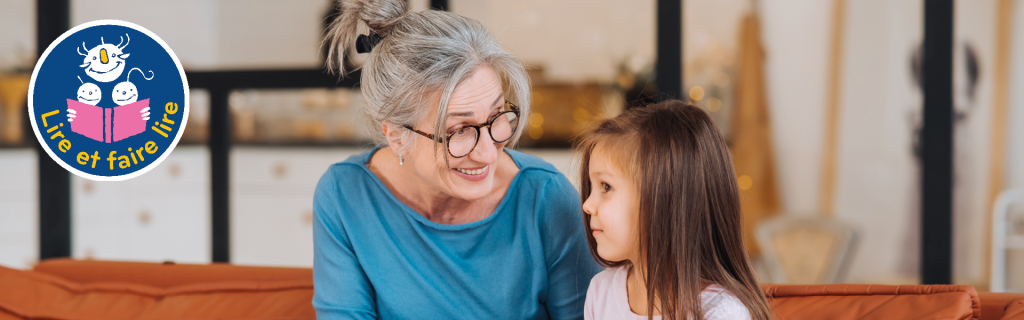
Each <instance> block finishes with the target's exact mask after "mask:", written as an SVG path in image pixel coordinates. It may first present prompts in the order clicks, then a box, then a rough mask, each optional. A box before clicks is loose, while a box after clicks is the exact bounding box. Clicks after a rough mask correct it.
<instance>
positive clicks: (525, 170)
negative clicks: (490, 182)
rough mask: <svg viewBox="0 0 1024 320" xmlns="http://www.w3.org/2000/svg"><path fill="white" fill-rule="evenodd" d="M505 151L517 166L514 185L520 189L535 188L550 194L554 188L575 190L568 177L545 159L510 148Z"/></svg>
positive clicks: (538, 191) (564, 190)
mask: <svg viewBox="0 0 1024 320" xmlns="http://www.w3.org/2000/svg"><path fill="white" fill-rule="evenodd" d="M505 152H507V153H508V155H509V156H510V157H512V160H513V161H515V163H516V165H517V166H519V173H517V175H518V177H517V179H516V180H518V181H517V183H518V184H519V185H518V186H516V187H518V188H519V189H520V190H535V191H536V192H537V193H543V194H550V193H552V192H556V190H560V191H561V193H569V192H572V193H575V192H576V188H574V187H573V186H572V183H570V182H569V179H568V178H566V177H565V175H564V174H562V172H561V171H558V169H556V168H555V166H553V165H551V164H550V163H548V162H547V161H544V160H543V159H541V158H539V157H537V156H534V155H530V154H526V153H523V152H520V151H516V150H512V149H505ZM552 188H554V189H555V190H552Z"/></svg>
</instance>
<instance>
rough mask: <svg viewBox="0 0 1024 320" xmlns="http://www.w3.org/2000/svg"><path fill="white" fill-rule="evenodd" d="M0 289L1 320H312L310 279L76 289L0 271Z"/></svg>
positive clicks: (53, 279)
mask: <svg viewBox="0 0 1024 320" xmlns="http://www.w3.org/2000/svg"><path fill="white" fill-rule="evenodd" d="M149 280H150V281H155V280H154V279H149ZM157 282H159V281H157ZM0 286H2V288H0V319H29V318H45V319H315V318H316V316H315V314H314V311H313V306H312V305H311V301H312V299H313V279H312V277H309V278H307V279H302V280H278V281H241V280H234V281H218V282H206V283H192V284H184V285H171V286H167V287H157V286H152V285H145V284H138V283H127V282H90V283H78V282H75V281H70V280H67V279H63V278H60V277H57V276H54V275H50V274H45V273H41V272H30V271H23V270H15V269H9V268H4V267H0Z"/></svg>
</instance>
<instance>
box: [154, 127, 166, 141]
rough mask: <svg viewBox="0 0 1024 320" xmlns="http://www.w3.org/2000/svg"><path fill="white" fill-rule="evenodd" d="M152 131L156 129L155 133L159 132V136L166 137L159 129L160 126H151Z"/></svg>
mask: <svg viewBox="0 0 1024 320" xmlns="http://www.w3.org/2000/svg"><path fill="white" fill-rule="evenodd" d="M153 131H156V133H159V134H160V135H161V136H164V138H167V134H166V133H164V132H163V131H160V128H157V127H156V126H153Z"/></svg>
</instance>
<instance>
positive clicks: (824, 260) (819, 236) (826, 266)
mask: <svg viewBox="0 0 1024 320" xmlns="http://www.w3.org/2000/svg"><path fill="white" fill-rule="evenodd" d="M757 240H758V242H759V244H760V245H761V252H762V254H763V259H764V263H765V267H766V269H767V271H768V275H767V276H768V277H769V278H770V281H771V282H774V283H788V284H829V283H837V282H839V281H841V280H842V279H843V277H844V276H845V273H846V267H847V266H848V265H849V263H850V261H851V258H852V257H853V253H854V249H855V247H856V244H857V232H856V230H854V229H853V227H851V226H849V225H846V224H844V223H841V222H839V221H836V220H832V219H822V218H806V217H782V218H777V219H773V220H769V221H766V222H764V223H762V224H761V225H760V226H759V227H758V230H757Z"/></svg>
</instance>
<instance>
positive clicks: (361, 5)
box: [339, 0, 408, 36]
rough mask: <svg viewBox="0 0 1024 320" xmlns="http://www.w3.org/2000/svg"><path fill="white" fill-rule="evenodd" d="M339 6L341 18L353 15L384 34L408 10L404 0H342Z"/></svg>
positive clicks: (375, 30)
mask: <svg viewBox="0 0 1024 320" xmlns="http://www.w3.org/2000/svg"><path fill="white" fill-rule="evenodd" d="M339 6H340V9H341V17H340V18H342V19H344V17H345V16H346V15H353V16H354V18H356V19H358V20H361V21H363V22H365V23H366V25H367V26H369V27H370V29H371V30H373V31H374V32H377V33H378V34H381V35H383V36H386V35H385V33H387V31H389V29H391V26H392V25H394V23H395V22H397V21H398V20H399V19H400V18H402V15H404V14H405V12H406V11H408V7H407V6H406V4H405V1H403V0H342V1H341V4H339Z"/></svg>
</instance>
